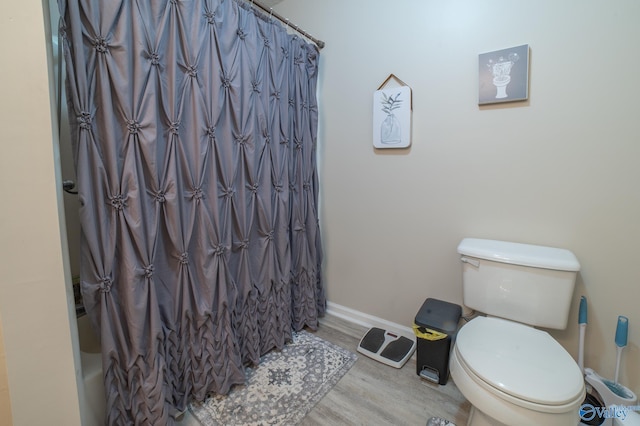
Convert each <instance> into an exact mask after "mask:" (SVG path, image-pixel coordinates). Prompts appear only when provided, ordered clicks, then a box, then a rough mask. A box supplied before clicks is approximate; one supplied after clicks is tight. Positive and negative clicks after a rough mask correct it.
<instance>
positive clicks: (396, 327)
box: [327, 302, 416, 340]
mask: <svg viewBox="0 0 640 426" xmlns="http://www.w3.org/2000/svg"><path fill="white" fill-rule="evenodd" d="M327 314H329V315H333V316H335V317H338V318H341V319H343V320H345V321H349V322H351V323H354V324H358V325H361V326H363V327H367V328H371V327H378V328H382V329H383V330H387V331H390V332H392V333H397V334H398V335H400V336H404V337H406V338H408V339H411V340H415V338H416V337H415V334H414V333H413V328H411V327H410V326H407V325H402V324H397V323H395V322H391V321H387V320H385V319H383V318H379V317H376V316H373V315H369V314H365V313H364V312H360V311H356V310H355V309H351V308H347V307H346V306H342V305H338V304H337V303H333V302H327Z"/></svg>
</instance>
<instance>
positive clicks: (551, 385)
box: [450, 238, 585, 426]
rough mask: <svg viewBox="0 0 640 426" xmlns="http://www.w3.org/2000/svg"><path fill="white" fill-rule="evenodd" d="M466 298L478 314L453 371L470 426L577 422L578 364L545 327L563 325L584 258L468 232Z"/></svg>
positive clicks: (461, 341) (465, 330)
mask: <svg viewBox="0 0 640 426" xmlns="http://www.w3.org/2000/svg"><path fill="white" fill-rule="evenodd" d="M458 253H460V255H461V261H462V262H463V298H464V304H465V305H466V306H467V307H469V308H472V309H474V310H476V311H477V312H479V313H482V314H486V315H487V317H485V316H478V317H476V318H474V319H472V320H471V321H469V322H468V323H467V324H465V325H463V326H462V328H461V329H460V331H459V332H458V335H457V337H456V342H455V345H454V347H453V349H452V352H451V361H450V371H451V377H452V378H453V381H454V382H455V384H456V386H457V387H458V389H460V392H462V394H463V395H464V396H465V398H467V399H468V400H469V402H470V403H471V404H472V409H471V413H470V415H469V421H468V423H467V425H470V426H501V425H508V426H527V425H532V426H533V425H535V426H539V425H545V426H556V425H557V426H560V425H562V426H564V425H566V426H575V425H577V424H578V423H579V412H578V410H579V407H580V406H581V405H582V403H583V401H584V397H585V386H584V380H583V376H582V373H581V371H580V368H579V367H578V365H577V363H576V362H575V361H574V359H573V358H572V357H571V355H569V353H568V352H567V351H566V350H565V349H564V348H563V347H562V346H561V345H560V344H559V343H558V342H557V341H556V340H554V339H553V338H552V337H551V336H550V335H549V334H548V333H547V332H545V331H542V330H538V329H536V328H534V326H535V327H543V328H551V329H564V328H565V327H566V325H567V319H568V316H569V308H570V305H571V300H572V297H573V289H574V285H575V279H576V275H577V273H578V271H579V270H580V263H579V262H578V260H577V259H576V257H575V256H574V255H573V253H571V252H570V251H568V250H564V249H558V248H551V247H542V246H533V245H528V244H518V243H509V242H504V241H494V240H480V239H472V238H466V239H464V240H462V242H461V243H460V245H459V246H458Z"/></svg>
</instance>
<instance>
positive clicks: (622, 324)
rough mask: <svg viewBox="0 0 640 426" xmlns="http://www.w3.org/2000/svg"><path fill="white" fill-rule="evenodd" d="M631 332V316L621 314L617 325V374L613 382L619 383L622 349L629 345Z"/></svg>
mask: <svg viewBox="0 0 640 426" xmlns="http://www.w3.org/2000/svg"><path fill="white" fill-rule="evenodd" d="M628 334H629V318H627V317H625V316H622V315H620V316H619V317H618V325H617V326H616V351H617V354H616V375H615V376H614V380H613V383H615V384H618V379H619V378H620V376H619V375H620V358H621V357H622V349H624V347H625V346H627V336H628Z"/></svg>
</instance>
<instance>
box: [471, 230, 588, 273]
mask: <svg viewBox="0 0 640 426" xmlns="http://www.w3.org/2000/svg"><path fill="white" fill-rule="evenodd" d="M458 253H460V254H461V255H464V256H470V257H476V258H480V259H487V260H492V261H494V262H502V263H511V264H514V265H522V266H530V267H533V268H543V269H553V270H557V271H575V272H577V271H579V270H580V262H578V259H577V258H576V256H575V255H574V254H573V253H572V252H570V251H569V250H566V249H561V248H555V247H545V246H536V245H531V244H521V243H512V242H507V241H497V240H484V239H479V238H465V239H463V240H462V241H461V242H460V244H459V245H458Z"/></svg>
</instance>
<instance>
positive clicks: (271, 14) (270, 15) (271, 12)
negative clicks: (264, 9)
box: [269, 7, 273, 22]
mask: <svg viewBox="0 0 640 426" xmlns="http://www.w3.org/2000/svg"><path fill="white" fill-rule="evenodd" d="M272 16H273V8H272V7H270V8H269V22H271V17H272Z"/></svg>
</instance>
